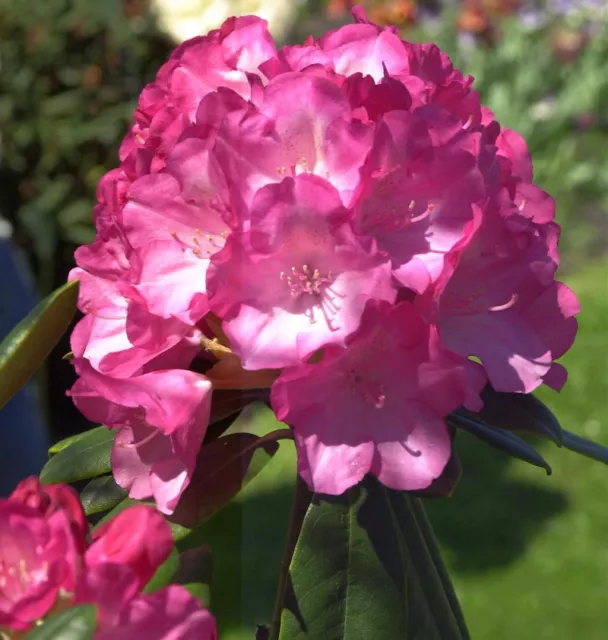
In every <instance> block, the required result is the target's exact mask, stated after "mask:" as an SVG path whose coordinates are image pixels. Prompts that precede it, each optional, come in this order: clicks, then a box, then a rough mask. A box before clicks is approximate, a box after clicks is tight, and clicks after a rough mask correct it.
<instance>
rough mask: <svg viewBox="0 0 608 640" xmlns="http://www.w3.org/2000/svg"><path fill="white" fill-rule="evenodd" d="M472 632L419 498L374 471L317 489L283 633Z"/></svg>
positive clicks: (449, 635) (418, 639)
mask: <svg viewBox="0 0 608 640" xmlns="http://www.w3.org/2000/svg"><path fill="white" fill-rule="evenodd" d="M468 637H469V636H468V633H467V630H466V627H465V625H464V622H463V619H462V613H461V611H460V608H459V605H458V602H457V600H456V598H455V595H454V592H453V589H452V586H451V584H450V582H449V580H448V578H447V574H446V572H445V569H444V568H443V565H442V563H441V559H440V556H439V552H438V551H437V547H436V542H435V539H434V536H433V534H432V531H431V529H430V526H429V524H428V521H427V520H426V516H425V514H424V510H423V508H422V506H421V503H420V501H419V499H418V498H413V497H411V496H408V495H407V494H404V493H402V492H397V491H393V490H391V489H387V488H386V487H384V486H382V485H381V484H380V483H379V482H377V481H376V480H375V479H374V478H372V477H371V476H368V477H367V478H365V480H364V481H363V482H362V483H361V484H360V485H358V486H357V487H354V488H353V489H351V490H349V491H348V492H346V493H345V494H343V495H342V496H337V497H334V496H331V497H330V496H321V495H315V496H313V500H312V503H311V504H310V506H309V508H308V511H307V513H306V515H305V517H304V521H303V523H302V528H301V532H300V536H299V539H298V542H297V544H296V547H295V551H294V554H293V558H292V561H291V565H290V584H289V585H288V589H287V593H286V599H285V606H284V609H283V614H282V617H281V628H280V635H279V638H280V639H281V640H301V639H304V638H315V639H316V638H323V640H364V639H365V640H367V639H368V638H373V639H374V640H396V639H397V638H398V639H399V640H464V639H466V638H468Z"/></svg>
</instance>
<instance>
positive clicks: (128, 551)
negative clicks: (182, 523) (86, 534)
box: [85, 505, 173, 589]
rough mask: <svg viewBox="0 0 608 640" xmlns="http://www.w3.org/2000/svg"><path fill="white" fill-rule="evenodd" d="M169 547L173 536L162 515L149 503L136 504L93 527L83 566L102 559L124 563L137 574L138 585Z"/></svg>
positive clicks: (152, 569) (152, 573)
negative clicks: (91, 541)
mask: <svg viewBox="0 0 608 640" xmlns="http://www.w3.org/2000/svg"><path fill="white" fill-rule="evenodd" d="M172 548H173V537H172V536H171V530H170V529H169V527H168V526H167V523H166V521H165V519H164V518H163V516H161V515H160V514H159V513H158V511H156V510H155V509H152V508H151V507H145V506H139V505H136V506H133V507H131V508H129V509H127V510H126V511H123V512H121V513H119V514H118V515H117V516H115V517H114V518H112V520H110V522H107V523H106V524H104V525H102V526H101V527H100V528H99V529H96V530H95V532H94V533H93V544H92V545H91V546H90V547H89V548H88V549H87V552H86V555H85V562H86V565H87V567H92V566H95V565H97V564H104V563H113V564H121V565H124V566H127V567H129V568H130V569H131V570H132V571H133V573H134V574H135V575H136V576H137V578H138V580H139V589H141V588H143V587H144V586H145V585H146V584H147V583H148V582H149V581H150V579H151V578H152V576H153V575H154V573H155V571H156V570H157V569H158V567H160V565H161V564H162V563H163V562H164V561H165V560H166V559H167V558H168V557H169V554H170V553H171V549H172Z"/></svg>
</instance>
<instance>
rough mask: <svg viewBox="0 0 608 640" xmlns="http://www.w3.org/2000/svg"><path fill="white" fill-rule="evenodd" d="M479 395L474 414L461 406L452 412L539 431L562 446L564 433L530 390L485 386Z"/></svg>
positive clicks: (509, 427)
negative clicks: (480, 404)
mask: <svg viewBox="0 0 608 640" xmlns="http://www.w3.org/2000/svg"><path fill="white" fill-rule="evenodd" d="M481 398H482V400H483V409H482V410H481V411H479V412H475V413H474V412H472V411H467V410H466V409H460V410H459V411H456V412H455V413H462V414H464V415H468V416H469V417H471V418H477V419H478V420H480V421H481V422H484V423H485V424H487V425H490V426H491V427H498V428H500V429H507V430H509V431H524V432H528V433H534V434H540V435H542V436H544V437H546V438H549V439H550V440H553V442H555V444H557V445H558V446H560V447H561V445H562V442H563V435H562V428H561V426H560V424H559V422H558V420H557V418H556V417H555V416H554V415H553V413H551V411H550V410H549V408H548V407H547V406H546V405H545V404H544V403H543V402H541V401H540V400H539V399H538V398H536V397H535V396H533V395H531V394H529V393H528V394H525V393H500V392H498V391H494V389H492V387H490V386H487V387H486V388H485V389H484V390H483V393H482V394H481Z"/></svg>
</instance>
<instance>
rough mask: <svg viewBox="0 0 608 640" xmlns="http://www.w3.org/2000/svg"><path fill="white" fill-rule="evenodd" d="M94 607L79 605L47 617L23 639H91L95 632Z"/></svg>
mask: <svg viewBox="0 0 608 640" xmlns="http://www.w3.org/2000/svg"><path fill="white" fill-rule="evenodd" d="M95 618H96V613H95V607H94V606H93V605H90V604H87V605H80V606H78V607H72V608H70V609H66V610H65V611H62V612H61V613H58V614H57V615H54V616H51V617H49V618H47V619H46V620H45V621H44V622H43V623H42V624H41V625H40V626H39V627H36V628H35V629H32V631H30V632H29V633H26V634H25V636H23V640H92V638H93V634H94V633H95Z"/></svg>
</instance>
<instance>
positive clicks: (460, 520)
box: [425, 433, 568, 574]
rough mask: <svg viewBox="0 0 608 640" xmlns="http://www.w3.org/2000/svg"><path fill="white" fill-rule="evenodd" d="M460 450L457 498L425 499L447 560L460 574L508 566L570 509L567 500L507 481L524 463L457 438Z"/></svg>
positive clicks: (469, 438)
mask: <svg viewBox="0 0 608 640" xmlns="http://www.w3.org/2000/svg"><path fill="white" fill-rule="evenodd" d="M456 448H457V450H458V454H459V456H460V460H461V463H462V468H463V472H462V477H461V479H460V482H459V484H458V486H457V487H456V490H455V492H454V495H453V496H452V497H451V498H447V499H442V500H425V506H426V508H427V512H428V514H429V517H430V519H431V522H432V523H433V527H434V529H435V533H436V535H437V537H438V539H439V542H440V544H441V547H442V549H443V550H444V552H445V553H446V560H447V561H448V563H449V565H450V567H451V569H452V570H454V571H456V572H458V573H461V574H465V573H475V572H483V571H486V570H490V569H494V568H497V567H503V566H506V565H508V564H510V563H512V562H513V561H515V560H517V558H518V557H519V556H520V555H521V554H523V553H524V552H525V551H526V548H527V546H528V544H529V543H530V542H531V541H532V540H533V539H534V537H535V536H536V535H537V534H539V533H540V532H541V531H542V529H543V527H544V526H545V525H546V524H547V521H549V520H550V519H552V518H554V517H556V516H557V515H559V514H560V513H561V512H563V511H564V510H565V509H566V508H567V507H568V501H567V498H566V496H565V494H563V493H561V492H560V491H556V490H550V489H545V488H542V487H539V486H537V485H535V484H532V483H529V482H526V481H524V480H519V479H515V478H512V477H508V471H509V466H510V465H513V464H525V463H523V462H519V461H517V460H512V459H511V458H509V457H508V456H507V455H506V454H503V453H501V452H499V451H495V450H493V449H491V448H490V447H488V446H487V445H485V444H484V443H482V442H480V441H479V440H477V439H475V438H474V437H472V436H470V435H469V434H466V433H459V434H458V439H457V443H456ZM538 473H539V474H540V475H542V474H544V471H543V470H542V469H539V470H538Z"/></svg>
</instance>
